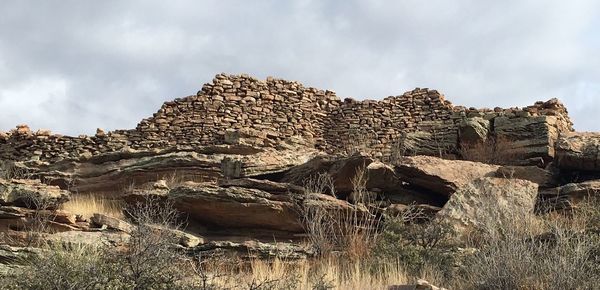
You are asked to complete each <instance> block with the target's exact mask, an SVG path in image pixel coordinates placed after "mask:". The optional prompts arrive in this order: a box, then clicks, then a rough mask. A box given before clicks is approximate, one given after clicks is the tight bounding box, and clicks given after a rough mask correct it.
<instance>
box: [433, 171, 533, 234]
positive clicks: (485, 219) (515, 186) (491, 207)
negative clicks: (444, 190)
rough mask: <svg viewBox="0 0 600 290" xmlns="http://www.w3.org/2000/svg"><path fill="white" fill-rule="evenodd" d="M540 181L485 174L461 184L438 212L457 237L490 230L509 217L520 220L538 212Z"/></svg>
mask: <svg viewBox="0 0 600 290" xmlns="http://www.w3.org/2000/svg"><path fill="white" fill-rule="evenodd" d="M537 192H538V186H537V184H535V183H533V182H530V181H526V180H521V179H504V178H492V177H484V178H479V179H476V180H474V181H472V182H471V183H469V184H466V185H463V186H461V187H459V189H458V190H457V191H456V192H455V193H454V194H453V195H452V196H451V197H450V200H448V202H447V203H446V205H444V207H443V208H442V210H441V211H439V212H438V213H437V215H436V219H437V220H438V221H440V222H443V223H446V224H448V225H450V226H451V227H452V228H453V229H454V230H455V231H456V234H457V236H459V237H464V235H465V234H468V233H469V232H470V231H473V230H487V229H488V227H493V225H494V224H495V223H497V222H503V221H506V220H507V219H508V220H510V221H513V222H515V221H518V220H519V219H524V218H527V217H528V215H530V214H532V213H533V211H534V207H535V203H536V196H537Z"/></svg>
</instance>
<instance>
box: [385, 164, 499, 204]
mask: <svg viewBox="0 0 600 290" xmlns="http://www.w3.org/2000/svg"><path fill="white" fill-rule="evenodd" d="M395 167H396V173H397V174H398V176H399V177H400V178H401V179H402V180H405V181H407V182H409V183H410V184H412V185H415V186H418V187H421V188H424V189H427V190H430V191H432V192H434V193H437V194H440V195H442V196H446V197H449V196H451V195H452V194H453V193H454V191H456V190H457V189H458V188H460V187H462V186H465V185H467V184H469V183H471V182H472V181H474V180H475V179H477V178H481V177H486V176H494V174H495V173H496V171H497V170H498V169H499V168H500V167H499V166H497V165H489V164H484V163H478V162H471V161H463V160H446V159H441V158H437V157H430V156H413V157H404V158H401V159H399V160H398V161H397V162H396V164H395Z"/></svg>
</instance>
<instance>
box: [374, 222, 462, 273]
mask: <svg viewBox="0 0 600 290" xmlns="http://www.w3.org/2000/svg"><path fill="white" fill-rule="evenodd" d="M450 234H451V230H450V229H449V227H447V226H445V225H443V224H439V223H435V222H433V221H429V222H425V223H414V222H412V221H410V220H406V216H403V217H391V218H388V219H387V220H386V222H385V226H384V230H383V233H382V234H381V236H380V238H379V240H378V242H377V243H376V246H375V248H374V250H373V254H374V257H375V259H376V261H378V263H377V264H389V263H392V262H394V261H396V262H397V263H400V264H401V265H402V266H403V267H404V268H405V270H406V271H407V273H408V274H409V275H411V276H414V277H418V276H420V275H422V273H423V272H425V271H427V270H428V269H432V268H433V269H435V270H436V271H437V272H439V273H440V274H441V275H442V276H444V277H445V278H449V277H451V276H452V274H453V266H454V264H455V263H456V261H455V255H454V253H453V251H452V246H451V245H450V239H449V237H450Z"/></svg>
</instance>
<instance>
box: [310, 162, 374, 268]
mask: <svg viewBox="0 0 600 290" xmlns="http://www.w3.org/2000/svg"><path fill="white" fill-rule="evenodd" d="M322 181H325V182H326V184H325V185H321V186H316V187H312V188H309V187H307V188H306V192H307V197H306V198H305V199H304V202H303V203H302V204H300V205H299V207H300V208H301V214H302V218H303V226H304V229H305V231H306V233H307V235H308V240H309V242H310V243H311V245H312V246H313V247H314V248H315V250H316V251H317V252H318V253H319V254H320V255H321V256H326V255H329V254H330V253H331V252H332V251H340V250H341V251H342V252H343V253H344V254H347V255H349V256H350V257H352V258H359V257H363V256H365V255H368V254H369V253H370V247H371V246H372V245H373V244H374V241H375V240H376V239H377V236H378V234H379V221H380V218H379V217H378V216H377V214H376V209H375V208H372V207H371V204H372V200H370V199H372V198H373V196H372V195H371V194H369V192H368V191H367V189H366V188H365V186H366V175H365V172H364V169H362V170H358V171H357V173H356V175H355V176H354V178H353V179H352V183H353V185H354V190H353V193H352V196H353V197H354V199H355V205H351V204H348V207H346V208H340V209H331V208H326V207H324V206H323V205H322V204H319V203H318V202H315V200H316V199H318V196H316V195H315V194H320V193H323V192H316V191H315V189H317V190H323V189H333V183H332V181H331V180H330V179H325V178H320V181H319V182H309V184H315V183H317V184H319V183H320V182H322Z"/></svg>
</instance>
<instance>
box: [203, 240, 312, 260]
mask: <svg viewBox="0 0 600 290" xmlns="http://www.w3.org/2000/svg"><path fill="white" fill-rule="evenodd" d="M193 252H194V253H195V254H201V255H203V256H206V255H209V256H219V255H229V254H236V255H239V256H241V257H242V258H245V259H256V258H260V259H273V258H280V259H284V260H295V259H306V258H308V257H312V256H314V255H315V253H314V252H313V251H311V250H310V249H309V248H307V247H302V246H299V245H296V244H291V243H276V244H272V243H262V242H258V241H252V240H251V241H244V242H240V243H236V242H231V241H211V242H208V243H205V244H202V245H199V246H198V247H196V248H194V249H193Z"/></svg>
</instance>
